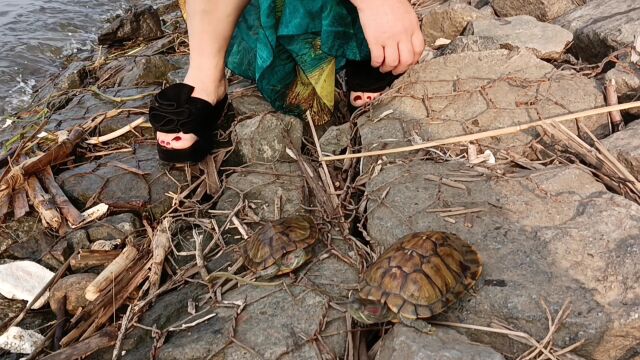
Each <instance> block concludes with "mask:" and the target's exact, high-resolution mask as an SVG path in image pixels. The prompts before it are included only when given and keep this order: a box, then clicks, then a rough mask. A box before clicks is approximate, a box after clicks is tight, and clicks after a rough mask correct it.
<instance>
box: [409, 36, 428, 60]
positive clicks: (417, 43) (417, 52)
mask: <svg viewBox="0 0 640 360" xmlns="http://www.w3.org/2000/svg"><path fill="white" fill-rule="evenodd" d="M411 44H412V45H413V63H414V64H417V63H418V61H420V57H421V56H422V52H423V51H424V46H425V45H424V36H423V35H422V32H421V31H416V32H415V33H414V34H413V36H412V37H411Z"/></svg>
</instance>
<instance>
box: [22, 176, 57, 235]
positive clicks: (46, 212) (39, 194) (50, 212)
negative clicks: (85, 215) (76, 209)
mask: <svg viewBox="0 0 640 360" xmlns="http://www.w3.org/2000/svg"><path fill="white" fill-rule="evenodd" d="M26 187H27V194H29V199H31V203H32V204H33V207H34V208H35V209H36V211H37V212H38V213H39V214H40V216H41V217H42V222H43V223H44V225H45V226H48V227H51V228H53V229H55V230H57V229H58V228H60V225H61V224H62V217H61V216H60V213H59V212H58V209H56V207H55V205H54V204H53V199H52V198H51V195H49V194H47V193H46V192H45V191H44V189H43V188H42V186H40V182H39V181H38V178H36V177H35V176H30V177H29V178H27V184H26Z"/></svg>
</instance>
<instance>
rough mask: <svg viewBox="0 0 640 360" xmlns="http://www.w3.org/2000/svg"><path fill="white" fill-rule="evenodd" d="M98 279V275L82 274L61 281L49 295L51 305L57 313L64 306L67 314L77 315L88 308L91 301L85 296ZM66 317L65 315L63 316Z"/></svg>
mask: <svg viewBox="0 0 640 360" xmlns="http://www.w3.org/2000/svg"><path fill="white" fill-rule="evenodd" d="M96 277H98V275H97V274H90V273H81V274H73V275H69V276H65V277H64V278H62V279H60V280H59V281H58V282H57V283H56V284H55V285H54V286H53V287H51V292H50V294H49V305H50V306H51V309H53V310H54V311H55V309H58V308H59V307H60V306H63V305H64V308H65V310H66V311H67V313H69V314H71V315H75V314H76V313H77V312H78V310H80V308H83V307H85V306H87V304H88V303H89V300H87V298H86V297H85V296H84V291H85V289H86V288H87V287H88V286H89V284H91V282H93V280H95V278H96ZM61 315H63V316H64V314H61Z"/></svg>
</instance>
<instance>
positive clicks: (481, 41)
mask: <svg viewBox="0 0 640 360" xmlns="http://www.w3.org/2000/svg"><path fill="white" fill-rule="evenodd" d="M498 49H500V43H498V42H497V41H496V39H494V38H492V37H488V36H475V35H467V36H458V37H457V38H455V39H453V41H452V42H450V43H449V45H447V47H446V48H444V49H443V50H442V55H453V54H460V53H463V52H470V51H475V52H478V51H487V50H498Z"/></svg>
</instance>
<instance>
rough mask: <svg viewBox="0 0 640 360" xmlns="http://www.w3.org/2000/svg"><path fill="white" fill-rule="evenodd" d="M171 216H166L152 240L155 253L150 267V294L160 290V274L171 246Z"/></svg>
mask: <svg viewBox="0 0 640 360" xmlns="http://www.w3.org/2000/svg"><path fill="white" fill-rule="evenodd" d="M170 226H171V218H170V217H166V218H164V220H162V222H161V223H160V225H159V226H158V228H157V229H156V232H155V234H153V239H152V240H151V249H152V251H153V255H152V258H151V268H150V269H149V284H150V287H149V294H151V295H153V294H155V293H156V291H158V287H159V286H160V276H161V275H162V267H163V265H164V258H165V257H166V256H167V252H168V251H169V249H170V248H171V231H170Z"/></svg>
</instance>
